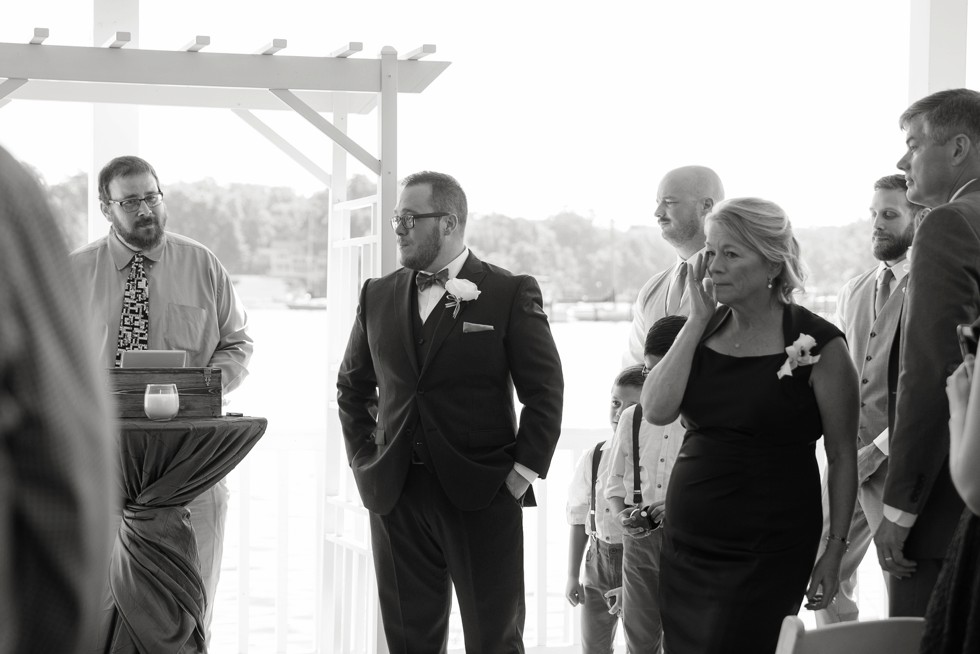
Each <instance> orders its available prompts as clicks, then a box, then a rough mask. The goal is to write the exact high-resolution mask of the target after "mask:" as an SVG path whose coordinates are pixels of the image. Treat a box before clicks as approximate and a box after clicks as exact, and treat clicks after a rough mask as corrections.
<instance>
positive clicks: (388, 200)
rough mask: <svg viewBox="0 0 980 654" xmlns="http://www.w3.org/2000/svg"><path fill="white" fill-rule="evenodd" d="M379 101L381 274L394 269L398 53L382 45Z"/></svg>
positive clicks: (395, 260)
mask: <svg viewBox="0 0 980 654" xmlns="http://www.w3.org/2000/svg"><path fill="white" fill-rule="evenodd" d="M380 96H381V98H380V99H381V101H380V102H379V103H378V149H379V150H380V157H381V175H380V176H379V178H378V196H379V200H380V201H379V202H378V211H379V212H380V214H381V215H380V216H379V217H378V218H379V220H378V226H379V229H380V230H381V253H380V254H381V257H380V259H381V261H380V263H381V271H380V272H381V274H382V275H386V274H388V273H390V272H393V271H394V270H395V269H396V268H397V267H398V262H397V257H396V256H395V232H394V230H392V229H390V228H389V227H388V219H389V218H390V217H391V215H392V214H393V213H394V212H395V206H396V205H397V204H398V173H397V167H398V142H397V136H398V52H397V51H396V50H395V49H394V48H393V47H391V46H390V45H386V46H385V47H383V48H381V93H380Z"/></svg>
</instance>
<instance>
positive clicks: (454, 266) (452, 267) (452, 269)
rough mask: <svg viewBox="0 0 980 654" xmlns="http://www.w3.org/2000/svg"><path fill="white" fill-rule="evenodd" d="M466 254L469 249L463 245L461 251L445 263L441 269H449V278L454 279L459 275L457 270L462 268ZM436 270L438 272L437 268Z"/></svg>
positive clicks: (468, 253) (468, 254)
mask: <svg viewBox="0 0 980 654" xmlns="http://www.w3.org/2000/svg"><path fill="white" fill-rule="evenodd" d="M468 256H470V249H469V248H468V247H463V251H462V252H460V253H459V256H458V257H456V258H455V259H453V260H452V261H450V262H449V263H448V264H446V266H445V267H444V268H441V270H447V271H449V279H456V278H457V277H459V271H460V270H462V269H463V264H464V263H466V257H468ZM436 272H439V270H437V271H436Z"/></svg>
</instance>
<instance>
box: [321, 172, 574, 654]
mask: <svg viewBox="0 0 980 654" xmlns="http://www.w3.org/2000/svg"><path fill="white" fill-rule="evenodd" d="M403 185H404V188H403V190H402V194H401V197H400V199H399V202H398V206H397V208H396V215H395V216H394V217H393V218H392V221H391V222H392V226H393V227H394V229H395V233H396V234H397V244H398V256H399V260H400V262H401V264H402V265H403V266H404V267H403V268H401V269H399V270H397V271H395V272H394V273H391V274H389V275H387V276H385V277H382V278H380V279H370V280H368V281H367V282H366V283H365V284H364V287H363V288H362V289H361V295H360V302H359V306H358V310H357V317H356V319H355V322H354V327H353V329H352V330H351V335H350V341H349V342H348V345H347V352H346V353H345V355H344V360H343V363H342V364H341V367H340V373H339V375H338V378H337V388H338V394H337V396H338V404H339V408H340V421H341V425H342V427H343V432H344V439H345V441H346V444H347V457H348V460H349V461H350V465H351V468H352V469H353V471H354V478H355V480H356V482H357V488H358V491H359V492H360V495H361V500H362V501H363V502H364V506H365V507H366V508H367V509H368V510H369V511H370V521H371V540H372V549H373V552H374V565H375V571H376V573H377V578H378V590H379V596H380V602H381V616H382V620H383V622H384V627H385V636H386V639H387V641H388V648H389V650H390V651H391V652H392V654H407V653H409V652H418V653H420V654H433V653H435V652H445V651H446V643H447V638H448V622H449V612H450V607H451V594H450V593H451V588H452V587H453V586H455V589H456V596H457V599H458V603H459V609H460V614H461V617H462V622H463V632H464V637H465V641H466V650H467V651H468V652H494V653H495V654H496V653H503V652H523V651H524V645H523V642H522V632H523V630H524V612H525V609H524V551H523V549H524V548H523V543H524V534H523V527H522V515H521V504H522V503H523V504H524V505H528V504H531V503H533V495H532V493H531V491H530V484H531V482H532V481H534V479H535V478H537V477H544V476H545V474H546V473H547V472H548V466H549V464H550V462H551V457H552V454H553V453H554V450H555V446H556V444H557V442H558V435H559V432H560V429H561V411H562V393H563V389H564V382H563V379H562V371H561V362H560V360H559V358H558V351H557V349H556V347H555V343H554V340H553V338H552V335H551V329H550V327H549V326H548V319H547V317H546V316H545V313H544V311H543V310H542V303H541V290H540V289H539V288H538V284H537V282H536V281H535V280H534V278H533V277H530V276H527V275H512V274H511V273H509V272H508V271H506V270H503V269H501V268H497V267H496V266H493V265H490V264H488V263H484V262H483V261H480V260H479V259H478V258H477V257H476V256H475V255H474V254H473V253H472V252H470V251H469V249H468V248H467V247H466V245H465V243H464V232H465V229H466V212H467V207H466V195H465V194H464V193H463V189H462V188H461V187H460V186H459V183H458V182H457V181H456V180H455V179H453V178H452V177H450V176H449V175H444V174H441V173H433V172H422V173H417V174H414V175H410V176H409V177H408V178H406V179H405V181H404V182H403ZM515 389H516V390H517V397H518V399H519V400H520V402H521V404H522V405H523V409H522V410H521V416H520V423H519V424H518V420H517V415H516V412H515V409H514V390H515Z"/></svg>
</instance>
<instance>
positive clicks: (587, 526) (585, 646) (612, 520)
mask: <svg viewBox="0 0 980 654" xmlns="http://www.w3.org/2000/svg"><path fill="white" fill-rule="evenodd" d="M642 388H643V366H639V365H636V366H628V367H626V368H624V369H623V370H621V371H620V373H619V374H618V375H616V380H615V381H614V382H613V387H612V393H611V397H610V399H609V422H610V423H611V424H612V428H613V434H614V435H615V433H616V426H617V425H619V419H620V416H622V415H623V412H624V411H626V410H627V409H629V408H630V407H632V406H633V405H634V404H636V403H637V402H639V401H640V389H642ZM614 440H615V439H614V438H609V439H607V440H603V441H599V442H598V443H596V445H595V446H593V447H591V448H589V449H587V450H586V451H585V452H584V453H583V454H582V457H581V458H580V459H579V461H578V464H577V465H576V466H575V472H574V473H573V475H572V482H571V484H569V487H568V501H567V503H566V506H565V510H566V515H567V517H568V524H569V525H570V526H571V528H570V530H569V532H568V577H567V579H566V581H565V598H566V599H567V600H568V602H569V604H571V605H572V606H578V605H579V604H581V605H582V653H583V654H610V652H612V651H613V649H614V648H615V642H616V626H617V624H618V623H619V613H620V607H619V606H618V603H613V605H612V606H609V604H608V603H607V601H608V600H607V599H606V593H608V592H610V591H613V590H617V589H619V588H620V587H621V586H622V584H623V525H622V524H621V523H620V521H619V517H618V516H617V512H616V511H614V510H613V509H612V508H611V507H610V506H609V502H608V501H607V500H606V496H605V493H604V489H605V487H606V483H607V481H608V480H609V472H610V468H611V466H610V462H611V459H612V458H613V457H612V447H613V445H612V444H613V442H614ZM583 554H584V555H585V570H584V573H583V570H582V556H583ZM617 592H618V591H617Z"/></svg>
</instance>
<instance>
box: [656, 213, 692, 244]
mask: <svg viewBox="0 0 980 654" xmlns="http://www.w3.org/2000/svg"><path fill="white" fill-rule="evenodd" d="M660 231H661V234H662V235H663V237H664V240H665V241H667V242H668V243H670V244H671V245H673V246H674V247H677V246H679V245H683V244H684V243H688V242H690V241H691V240H692V239H694V237H695V236H697V235H698V233H699V232H700V231H701V223H700V222H699V221H698V220H697V219H694V220H685V221H683V222H681V221H677V220H671V221H670V223H668V224H667V225H666V226H664V227H661V228H660Z"/></svg>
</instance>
